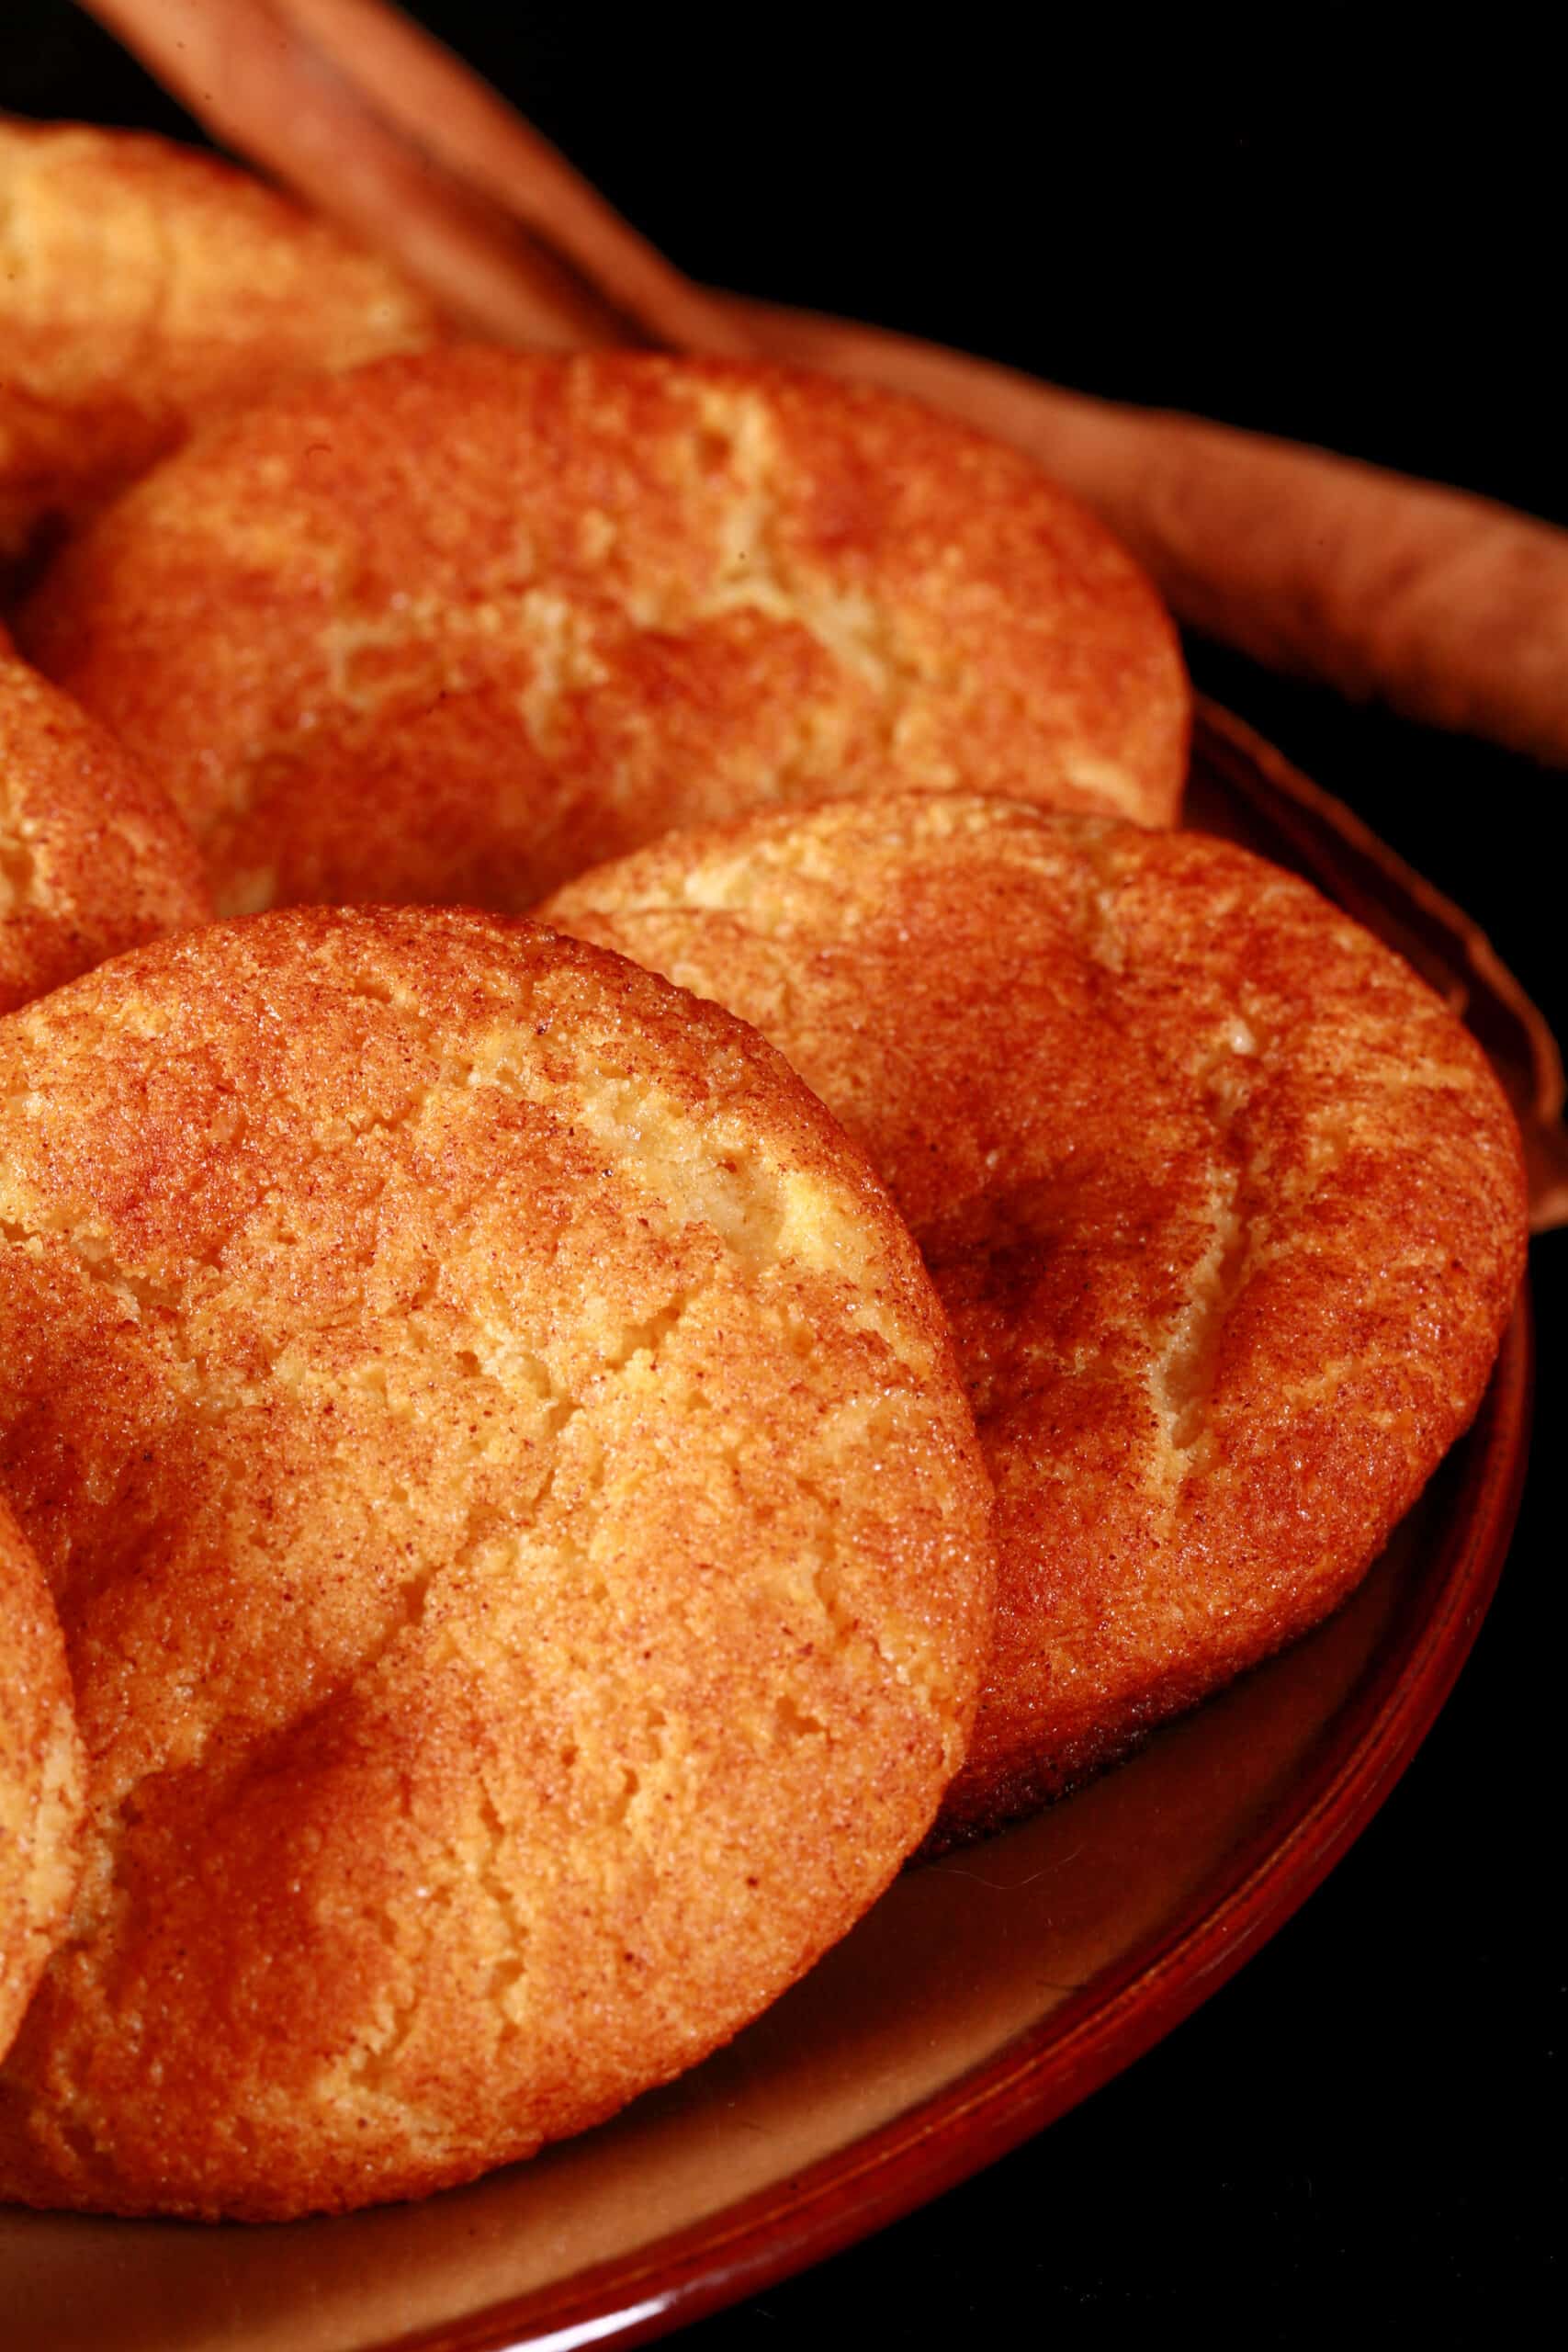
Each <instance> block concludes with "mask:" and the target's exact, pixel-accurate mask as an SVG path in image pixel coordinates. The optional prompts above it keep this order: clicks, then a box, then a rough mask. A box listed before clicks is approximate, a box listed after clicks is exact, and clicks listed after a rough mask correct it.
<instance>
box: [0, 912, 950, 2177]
mask: <svg viewBox="0 0 1568 2352" xmlns="http://www.w3.org/2000/svg"><path fill="white" fill-rule="evenodd" d="M0 1106H3V1107H0V1216H3V1217H4V1220H5V1235H6V1245H5V1247H4V1248H3V1249H0V1475H3V1476H5V1478H6V1483H7V1485H8V1487H9V1490H10V1492H11V1494H12V1496H13V1498H14V1501H15V1504H16V1508H17V1514H18V1517H19V1519H20V1520H21V1521H22V1522H23V1524H24V1525H25V1526H26V1528H27V1529H28V1533H29V1535H30V1537H31V1539H32V1541H33V1543H34V1544H35V1545H36V1547H37V1549H38V1552H39V1557H40V1559H41V1560H42V1562H43V1564H44V1566H45V1569H46V1571H47V1573H48V1575H49V1577H50V1578H51V1582H52V1585H53V1588H54V1590H55V1593H56V1597H57V1600H58V1604H59V1608H60V1613H61V1618H62V1623H63V1625H64V1628H65V1634H66V1640H67V1643H68V1645H69V1653H70V1659H71V1665H72V1670H73V1676H74V1679H75V1686H76V1691H77V1697H78V1707H79V1711H80V1714H81V1720H82V1728H83V1734H84V1737H85V1743H86V1747H87V1753H88V1758H89V1769H90V1787H89V1803H90V1817H89V1824H88V1830H87V1836H86V1841H85V1868H84V1875H83V1881H82V1885H81V1890H80V1893H79V1895H78V1898H77V1901H76V1905H75V1908H74V1911H73V1916H72V1919H71V1925H70V1930H69V1934H68V1937H67V1939H66V1940H65V1942H64V1943H63V1944H62V1948H61V1950H60V1951H59V1952H58V1954H57V1955H56V1958H55V1960H54V1962H52V1964H51V1968H50V1970H49V1971H48V1973H46V1975H45V1977H44V1979H43V1982H42V1985H40V1987H39V1992H38V1994H37V1996H36V1997H35V1999H34V2002H33V2005H32V2007H31V2009H30V2010H29V2012H28V2018H27V2020H26V2022H25V2024H24V2026H23V2028H22V2031H21V2034H20V2036H19V2038H18V2041H17V2045H16V2048H15V2050H14V2051H13V2052H12V2056H11V2060H10V2062H9V2064H8V2066H7V2067H6V2070H5V2073H4V2075H0V2188H3V2190H4V2191H5V2192H6V2193H8V2194H10V2195H12V2196H15V2197H20V2198H23V2199H28V2200H30V2201H36V2202H40V2203H45V2204H66V2205H80V2206H85V2207H90V2208H98V2209H107V2210H110V2211H163V2212H175V2213H186V2214H197V2215H214V2214H218V2213H227V2214H236V2215H240V2216H243V2217H276V2216H284V2215H288V2214H294V2213H300V2212H305V2211H313V2210H320V2209H341V2208H345V2207H349V2206H354V2205H357V2204H361V2203H364V2202H366V2201H367V2200H370V2199H377V2198H388V2197H405V2196H412V2195H416V2194H419V2193H422V2192H423V2191H424V2190H427V2189H430V2188H436V2187H439V2186H441V2185H443V2184H445V2183H447V2182H452V2181H457V2180H460V2179H464V2178H467V2177H469V2176H471V2175H472V2174H474V2173H476V2172H478V2171H479V2170H481V2169H482V2168H484V2167H485V2166H487V2165H494V2164H498V2163H501V2162H503V2161H506V2160H509V2159H510V2158H512V2157H514V2156H520V2155H524V2154H527V2153H529V2152H530V2151H531V2150H532V2149H533V2148H534V2147H535V2146H536V2144H537V2143H538V2142H539V2141H540V2140H541V2139H547V2138H553V2137H556V2136H558V2135H559V2134H560V2133H563V2132H566V2131H574V2130H577V2129H580V2128H581V2126H583V2125H585V2124H587V2123H590V2122H592V2121H593V2120H596V2119H597V2118H599V2117H600V2116H603V2115H604V2114H607V2113H608V2112H610V2111H611V2110H612V2109H615V2108H616V2107H618V2106H619V2105H620V2104H621V2103H622V2102H623V2101H624V2100H625V2099H626V2098H629V2097H631V2096H632V2094H633V2093H634V2092H636V2091H637V2090H639V2089H641V2088H642V2087H644V2086H646V2085H648V2084H650V2083H653V2082H657V2081H660V2080H662V2079H663V2078H664V2077H666V2076H667V2075H671V2074H673V2073H674V2072H676V2071H677V2070H678V2069H679V2068H681V2067H682V2066H685V2065H687V2064H690V2063H691V2062H692V2061H694V2059H696V2058H698V2057H700V2056H702V2055H703V2054H704V2052H706V2051H708V2050H710V2049H712V2048H713V2047H714V2045H715V2044H716V2043H717V2042H719V2041H723V2040H724V2039H726V2038H727V2037H728V2035H729V2034H731V2033H732V2032H734V2031H735V2030H736V2029H737V2028H738V2027H739V2025H740V2024H742V2023H743V2022H744V2021H745V2019H746V2018H749V2017H750V2015H751V2014H752V2013H753V2012H754V2011H755V2010H756V2009H758V2008H760V2007H761V2006H762V2005H763V2004H764V2002H766V2001H767V2000H768V1999H770V1998H771V1997H772V1996H773V1995H774V1994H776V1993H777V1992H779V1991H781V1990H782V1989H783V1987H784V1985H787V1984H788V1983H789V1982H790V1981H791V1980H792V1979H793V1978H794V1977H795V1976H796V1975H798V1974H799V1973H800V1972H801V1971H802V1970H803V1969H805V1968H806V1967H807V1965H808V1964H809V1962H811V1961H812V1960H813V1959H814V1958H815V1957H816V1955H817V1954H818V1952H819V1951H821V1950H822V1949H823V1948H824V1947H825V1946H826V1945H827V1944H828V1943H829V1942H830V1941H831V1940H832V1939H834V1938H836V1937H837V1936H839V1935H840V1934H841V1933H842V1932H843V1930H844V1929H845V1928H848V1927H849V1925H850V1924H851V1922H852V1920H853V1919H854V1918H855V1917H857V1916H858V1914H859V1913H860V1912H861V1911H862V1910H863V1908H864V1907H865V1906H866V1905H867V1904H869V1903H870V1902H871V1900H872V1899H873V1898H874V1895H875V1894H877V1893H878V1892H879V1891H880V1889H881V1887H882V1886H883V1885H884V1884H885V1883H886V1881H887V1879H888V1878H889V1876H890V1875H891V1874H892V1872H893V1871H895V1870H896V1868H897V1865H898V1862H899V1860H901V1858H902V1857H903V1855H904V1854H905V1853H906V1852H907V1851H908V1849H909V1848H910V1847H911V1846H912V1845H914V1844H915V1843H916V1842H917V1841H918V1840H919V1838H920V1837H921V1835H922V1834H923V1833H924V1831H925V1829H926V1828H927V1826H928V1825H929V1823H930V1820H931V1816H932V1815H933V1813H934V1811H935V1808H936V1804H937V1802H938V1798H939V1795H940V1792H941V1790H942V1786H943V1784H944V1782H945V1781H946V1779H947V1778H948V1776H949V1775H950V1774H951V1772H952V1770H953V1768H954V1767H955V1765H956V1764H957V1762H958V1760H959V1758H960V1757H961V1755H962V1753H963V1747H964V1740H965V1737H966V1735H967V1731H968V1727H969V1723H970V1719H971V1716H972V1713H973V1707H974V1702H975V1698H976V1691H977V1687H978V1679H979V1673H980V1667H981V1663H982V1660H983V1657H984V1652H985V1646H986V1641H987V1632H988V1620H989V1602H990V1575H991V1558H990V1542H989V1512H990V1496H989V1490H988V1486H987V1480H986V1476H985V1472H984V1468H983V1465H982V1464H981V1462H980V1459H979V1454H978V1451H977V1448H976V1441H975V1436H974V1430H973V1426H972V1423H971V1421H970V1419H969V1415H968V1412H967V1409H966V1408H965V1406H964V1397H963V1392H962V1387H961V1385H960V1383H959V1381H958V1377H957V1374H956V1370H955V1367H954V1365H953V1358H952V1350H951V1342H950V1340H949V1336H948V1333H947V1330H946V1328H945V1325H944V1322H943V1318H942V1311H941V1308H940V1306H939V1305H938V1303H937V1301H936V1298H935V1296H934V1294H933V1293H932V1291H931V1285H930V1283H929V1281H928V1279H927V1277H926V1275H925V1273H924V1271H923V1269H922V1268H921V1266H920V1263H919V1257H918V1254H917V1253H916V1251H915V1250H914V1248H913V1245H912V1244H911V1242H910V1241H909V1239H908V1234H907V1233H906V1231H905V1229H904V1227H903V1226H902V1225H901V1223H900V1221H899V1220H898V1218H897V1216H896V1214H895V1213H894V1211H893V1209H892V1208H891V1206H890V1205H889V1204H888V1202H887V1200H886V1194H885V1193H883V1192H882V1190H881V1188H880V1186H879V1185H878V1184H877V1183H876V1182H875V1180H874V1178H873V1176H872V1175H871V1172H870V1170H868V1169H867V1168H866V1167H865V1165H864V1163H863V1160H862V1159H860V1157H859V1155H858V1154H857V1153H855V1152H854V1151H853V1150H852V1148H851V1147H849V1146H848V1145H847V1144H846V1143H845V1141H844V1138H843V1136H841V1134H840V1132H839V1130H838V1129H837V1128H836V1127H835V1126H834V1125H833V1123H832V1122H831V1120H830V1119H829V1118H828V1116H827V1114H825V1113H824V1112H823V1111H822V1110H821V1108H820V1106H819V1105H818V1103H815V1102H814V1101H813V1100H812V1099H811V1097H810V1096H809V1095H808V1094H807V1092H806V1090H805V1089H804V1088H803V1087H802V1086H801V1085H800V1084H799V1081H798V1080H796V1079H795V1077H794V1075H793V1074H792V1073H791V1072H790V1071H789V1070H788V1069H786V1068H785V1067H784V1063H783V1062H782V1061H781V1060H780V1059H779V1057H777V1056H775V1055H774V1054H773V1051H772V1049H771V1048H769V1047H768V1046H765V1045H764V1044H763V1043H762V1041H761V1039H759V1038H757V1037H755V1036H753V1035H751V1034H750V1032H749V1031H747V1030H745V1029H744V1028H743V1027H742V1026H741V1025H740V1024H739V1023H737V1022H735V1021H733V1020H732V1019H731V1018H730V1016H729V1015H728V1014H726V1013H723V1012H719V1011H718V1010H717V1009H716V1008H715V1007H711V1006H698V1005H695V1004H694V1003H692V1002H691V1001H689V1000H688V999H686V998H684V997H682V996H681V995H680V994H679V993H678V991H676V990H674V989H671V988H669V987H668V986H667V984H666V983H664V982H663V981H661V980H658V979H656V978H652V977H650V976H649V975H648V974H646V973H643V972H641V971H638V970H637V969H636V968H635V967H632V966H629V965H627V964H625V963H624V962H622V961H621V960H620V959H618V958H616V957H614V956H605V955H604V954H602V953H601V952H600V951H599V950H597V949H592V948H585V947H582V946H580V945H578V944H575V943H573V942H568V941H561V940H558V939H555V938H553V937H552V936H551V935H550V934H548V933H543V932H541V931H538V930H537V929H536V928H535V927H534V926H532V925H528V924H524V923H507V922H501V921H499V920H496V919H493V918H490V917H486V916H482V915H477V914H463V913H456V912H440V913H430V912H421V911H418V910H362V911H359V912H354V911H350V912H346V913H329V912H326V911H325V910H296V911H292V912H288V913H281V914H275V915H271V916H267V917H265V918H263V919H261V920H260V921H257V922H248V923H243V924H235V925H220V926H218V927H216V928H212V929H209V930H207V931H204V932H200V933H192V934H190V935H188V936H186V937H185V938H183V939H179V940H175V941H169V942H164V943H162V944H159V945H157V946H156V947H152V948H148V949H144V950H142V951H141V952H140V953H138V954H136V955H133V956H124V957H121V958H120V959H118V961H117V962H116V963H114V964H111V965H107V966H105V967H102V968H101V969H100V970H99V971H98V972H96V973H94V974H92V975H91V976H89V977H88V978H85V979H83V980H80V981H77V982H75V983H74V984H73V986H71V987H70V988H67V989H62V990H59V991H57V992H56V994H54V995H53V996H52V997H51V998H49V999H47V1000H45V1001H43V1002H41V1003H39V1004H37V1005H34V1006H32V1007H30V1008H29V1009H28V1011H27V1012H23V1013H18V1014H17V1015H14V1016H13V1017H12V1018H11V1019H10V1020H9V1021H7V1022H6V1023H3V1024H0Z"/></svg>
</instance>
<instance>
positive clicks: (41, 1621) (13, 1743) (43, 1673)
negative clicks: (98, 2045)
mask: <svg viewBox="0 0 1568 2352" xmlns="http://www.w3.org/2000/svg"><path fill="white" fill-rule="evenodd" d="M81 1815H82V1755H81V1746H80V1742H79V1741H78V1739H77V1736H76V1722H75V1716H74V1713H73V1708H72V1703H71V1681H70V1677H69V1676H68V1674H67V1673H66V1670H65V1647H64V1644H63V1643H62V1640H61V1638H60V1626H59V1623H58V1621H57V1620H56V1617H55V1614H54V1608H53V1604H52V1603H51V1600H50V1597H49V1590H48V1588H47V1586H46V1585H45V1583H44V1580H43V1577H42V1574H41V1573H40V1571H39V1564H38V1561H37V1559H36V1558H35V1557H34V1555H33V1552H32V1549H31V1546H30V1545H29V1544H28V1541H27V1539H26V1537H25V1536H24V1535H23V1533H22V1532H21V1530H20V1528H19V1527H18V1526H17V1522H16V1521H15V1519H14V1518H13V1517H12V1515H11V1512H10V1510H8V1509H7V1507H6V1503H5V1501H4V1500H3V1499H0V2057H4V2055H5V2053H6V2050H7V2049H8V2048H9V2047H10V2043H11V2038H12V2036H13V2035H14V2034H15V2032H16V2030H17V2026H18V2025H19V2024H20V2022H21V2018H22V2012H23V2010H24V2009H25V2008H26V2007H27V2005H28V1996H29V1995H30V1993H31V1992H32V1989H33V1986H34V1985H36V1984H37V1982H38V1980H39V1975H40V1974H41V1973H42V1971H43V1966H44V1963H45V1962H46V1961H47V1960H48V1958H49V1955H50V1952H51V1949H52V1948H53V1945H54V1941H55V1939H56V1938H57V1936H58V1935H59V1933H60V1931H61V1928H62V1927H63V1925H64V1921H65V1914H66V1910H67V1908H68V1906H69V1905H70V1901H71V1893H72V1889H73V1885H74V1883H75V1875H76V1832H77V1827H78V1825H79V1823H80V1820H81Z"/></svg>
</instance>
